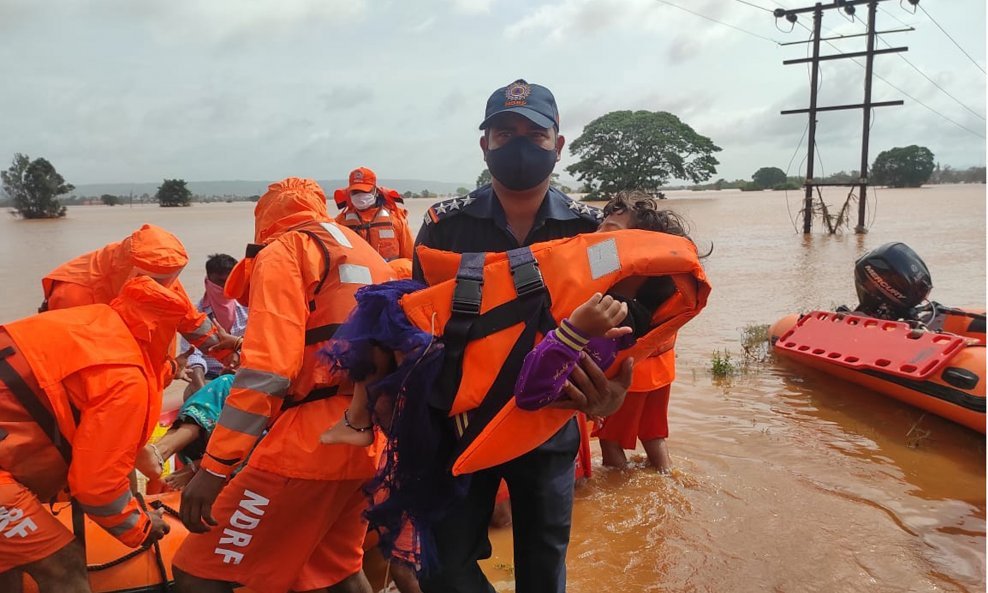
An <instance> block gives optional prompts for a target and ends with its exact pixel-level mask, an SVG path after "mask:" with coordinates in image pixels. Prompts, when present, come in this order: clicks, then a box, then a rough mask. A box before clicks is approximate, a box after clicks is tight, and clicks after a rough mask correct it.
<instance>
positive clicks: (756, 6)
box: [734, 0, 773, 12]
mask: <svg viewBox="0 0 988 593" xmlns="http://www.w3.org/2000/svg"><path fill="white" fill-rule="evenodd" d="M734 1H735V2H740V3H741V4H747V5H748V6H751V7H752V8H757V9H759V10H764V11H765V12H773V10H772V9H771V8H765V7H764V6H759V5H757V4H752V3H751V2H746V1H745V0H734Z"/></svg>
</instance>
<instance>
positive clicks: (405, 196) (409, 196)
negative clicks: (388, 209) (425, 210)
mask: <svg viewBox="0 0 988 593" xmlns="http://www.w3.org/2000/svg"><path fill="white" fill-rule="evenodd" d="M401 197H402V199H403V200H413V199H415V198H417V197H418V195H417V194H416V193H415V192H413V191H412V190H407V191H406V192H405V193H403V194H401Z"/></svg>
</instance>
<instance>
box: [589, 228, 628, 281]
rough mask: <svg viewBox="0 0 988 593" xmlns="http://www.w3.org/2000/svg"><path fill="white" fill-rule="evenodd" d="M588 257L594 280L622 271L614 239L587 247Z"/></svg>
mask: <svg viewBox="0 0 988 593" xmlns="http://www.w3.org/2000/svg"><path fill="white" fill-rule="evenodd" d="M587 257H588V258H589V259H590V276H591V277H592V278H593V279H594V280H596V279H598V278H600V277H602V276H606V275H607V274H610V273H611V272H616V271H618V270H620V269H621V258H619V257H618V251H617V242H616V241H615V240H614V239H613V238H611V239H607V240H606V241H601V242H600V243H597V244H596V245H591V246H590V247H587Z"/></svg>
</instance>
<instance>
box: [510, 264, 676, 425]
mask: <svg viewBox="0 0 988 593" xmlns="http://www.w3.org/2000/svg"><path fill="white" fill-rule="evenodd" d="M675 290H676V289H675V287H674V286H673V284H672V281H670V280H669V279H668V278H665V277H659V278H642V277H631V278H626V279H625V280H622V281H621V282H619V283H618V284H616V285H615V286H614V288H612V289H611V292H609V293H608V294H606V295H601V294H600V293H596V294H594V295H593V296H591V297H590V298H589V299H587V301H586V302H585V303H583V304H582V305H580V306H579V307H577V308H576V309H574V310H573V313H572V314H570V316H569V317H568V318H566V319H564V320H563V321H562V322H561V323H560V324H559V327H557V328H556V329H554V330H552V331H550V332H549V333H548V334H547V335H546V337H545V339H543V340H542V341H541V342H539V344H538V345H537V346H535V348H534V349H532V351H531V352H529V353H528V354H527V355H526V356H525V361H524V363H523V364H522V368H521V373H520V374H519V375H518V381H517V382H516V383H515V403H516V404H517V405H518V407H519V408H521V409H523V410H538V409H540V408H544V407H545V406H547V405H549V404H551V403H552V402H554V401H556V400H559V399H560V398H562V397H564V395H565V394H564V392H565V391H567V390H570V389H573V386H572V384H571V383H570V382H569V376H570V375H571V374H572V373H574V372H581V371H578V369H577V362H579V359H580V357H581V356H589V357H590V358H591V359H593V361H594V362H595V363H597V366H599V367H600V368H602V369H606V368H607V367H609V366H610V365H611V363H612V362H614V359H615V358H616V357H617V353H618V352H619V351H620V350H624V349H626V348H630V347H631V346H633V345H634V344H635V341H636V340H637V339H638V338H639V337H640V336H643V335H645V334H646V333H648V331H649V329H650V321H651V316H652V313H654V311H655V308H656V307H657V306H658V303H661V302H663V301H664V300H665V299H666V298H668V297H669V296H670V295H671V294H672V293H673V292H675Z"/></svg>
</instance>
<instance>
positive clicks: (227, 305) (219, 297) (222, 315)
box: [205, 278, 237, 331]
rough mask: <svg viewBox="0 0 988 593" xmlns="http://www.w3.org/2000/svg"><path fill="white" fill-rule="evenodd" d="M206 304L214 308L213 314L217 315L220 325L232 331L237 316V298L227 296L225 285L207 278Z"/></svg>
mask: <svg viewBox="0 0 988 593" xmlns="http://www.w3.org/2000/svg"><path fill="white" fill-rule="evenodd" d="M205 300H206V305H208V306H209V308H210V309H212V310H213V316H214V317H216V321H217V322H218V323H219V324H220V327H222V328H223V329H225V330H226V331H230V328H232V327H233V322H234V321H235V320H236V318H237V300H236V299H231V298H227V296H226V295H225V294H223V287H222V286H220V285H219V284H213V283H212V282H210V281H209V278H206V298H205Z"/></svg>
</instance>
